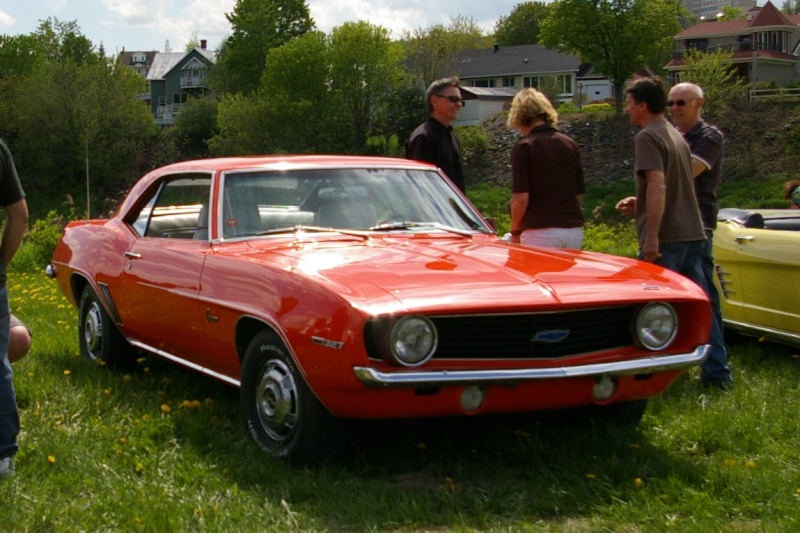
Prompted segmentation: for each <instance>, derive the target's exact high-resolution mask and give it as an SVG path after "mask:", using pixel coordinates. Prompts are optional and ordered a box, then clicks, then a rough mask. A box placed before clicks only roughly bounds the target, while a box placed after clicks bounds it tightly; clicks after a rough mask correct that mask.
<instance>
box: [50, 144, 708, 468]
mask: <svg viewBox="0 0 800 533" xmlns="http://www.w3.org/2000/svg"><path fill="white" fill-rule="evenodd" d="M48 273H49V274H50V275H51V276H52V277H54V278H55V280H56V281H57V282H58V284H59V286H60V289H61V290H62V291H63V293H64V294H65V295H66V297H67V298H68V299H69V300H70V301H71V302H72V303H73V304H75V305H76V306H77V308H78V310H79V313H78V315H79V324H78V328H79V339H80V350H81V353H82V355H83V356H84V357H85V358H87V359H89V360H93V361H103V362H105V363H107V364H108V365H109V366H114V365H124V364H129V363H130V361H131V360H132V358H134V357H136V355H137V351H139V350H141V351H144V352H147V353H151V354H155V355H156V356H160V357H163V358H166V359H169V360H171V361H174V362H175V363H178V364H181V365H184V366H186V367H188V368H190V369H192V370H195V371H199V372H202V373H204V374H207V375H209V376H211V377H213V378H216V379H219V380H222V381H224V382H227V383H229V384H231V385H233V386H236V387H238V388H239V391H240V397H241V411H242V416H243V419H244V423H245V425H246V427H247V429H248V431H249V433H250V434H251V435H252V437H253V438H254V439H255V441H256V442H257V443H258V444H259V445H260V446H261V447H262V448H263V449H264V450H265V451H266V452H268V453H270V454H272V455H275V456H278V457H285V458H288V459H290V460H297V461H309V460H315V459H320V458H323V457H324V456H326V455H328V454H330V453H333V452H334V451H335V450H336V448H337V446H341V443H342V438H343V435H345V432H344V431H343V428H344V427H345V426H346V421H347V420H348V419H350V420H352V419H388V418H412V417H439V416H453V415H477V414H491V413H508V412H528V411H536V410H545V409H557V408H588V410H589V411H591V412H592V413H594V414H596V415H599V416H602V417H606V418H610V419H615V420H621V421H625V422H628V423H637V422H638V421H639V420H640V419H641V417H642V414H643V413H644V410H645V406H646V403H647V399H648V398H649V397H651V396H654V395H657V394H659V393H661V392H662V391H664V390H665V389H666V388H667V387H669V386H670V384H671V383H672V382H673V381H674V380H675V379H676V378H677V377H678V376H679V375H680V373H681V372H682V371H684V370H685V369H687V368H689V367H692V366H694V365H698V364H699V363H701V362H702V361H703V360H704V358H705V356H706V351H707V346H706V342H707V340H708V335H709V327H710V318H709V314H710V312H709V305H708V301H707V299H706V297H705V296H704V294H703V292H702V291H701V290H700V289H699V288H698V287H697V286H696V285H694V284H693V283H692V282H690V281H688V280H686V279H685V278H683V277H681V276H679V275H677V274H674V273H672V272H670V271H668V270H664V269H662V268H660V267H657V266H655V265H652V264H648V263H643V262H639V261H636V260H632V259H626V258H622V257H615V256H609V255H603V254H597V253H590V252H580V251H574V250H558V249H536V248H526V247H523V246H520V245H516V244H509V243H506V242H504V241H502V240H501V239H499V238H498V237H497V236H496V235H495V231H494V229H493V227H492V225H491V224H490V221H488V220H486V219H485V218H484V217H483V216H481V214H480V213H479V212H478V211H477V210H476V209H475V207H474V206H473V205H472V204H471V203H470V202H469V201H468V200H467V198H466V197H465V196H463V195H462V194H461V193H460V192H459V191H458V189H457V188H455V187H454V186H453V185H452V183H451V182H450V181H449V180H448V179H447V177H446V176H445V175H444V174H442V173H441V172H440V171H439V170H438V169H436V168H435V167H433V166H430V165H428V164H424V163H418V162H413V161H408V160H403V159H388V158H369V157H341V156H305V157H300V156H298V157H247V158H245V157H242V158H226V159H209V160H199V161H190V162H184V163H178V164H174V165H169V166H166V167H163V168H160V169H157V170H155V171H153V172H151V173H149V174H147V175H146V176H144V177H143V178H142V179H141V180H140V181H139V182H138V183H137V184H136V185H135V186H134V187H133V188H132V190H131V191H130V193H129V194H128V196H127V198H126V199H125V200H124V201H123V203H122V204H121V205H120V206H119V208H118V209H117V211H116V212H115V214H114V215H113V216H111V217H110V218H108V219H105V220H91V221H76V222H72V223H70V224H69V225H67V226H66V228H65V229H64V231H63V236H62V238H61V240H60V242H59V244H58V246H57V248H56V250H55V253H54V255H53V259H52V262H51V264H50V265H49V266H48Z"/></svg>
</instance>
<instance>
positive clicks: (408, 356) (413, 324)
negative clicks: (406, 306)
mask: <svg viewBox="0 0 800 533" xmlns="http://www.w3.org/2000/svg"><path fill="white" fill-rule="evenodd" d="M437 342H438V339H437V335H436V327H434V325H433V322H431V321H430V320H428V319H427V318H425V317H424V316H407V317H403V318H401V319H400V320H398V321H397V323H396V324H395V325H394V327H393V328H392V334H391V335H390V336H389V348H390V349H391V351H392V356H393V357H394V359H395V360H396V361H397V362H398V363H400V364H401V365H404V366H419V365H421V364H423V363H425V362H426V361H427V360H428V359H430V358H431V356H432V355H433V352H435V351H436V344H437Z"/></svg>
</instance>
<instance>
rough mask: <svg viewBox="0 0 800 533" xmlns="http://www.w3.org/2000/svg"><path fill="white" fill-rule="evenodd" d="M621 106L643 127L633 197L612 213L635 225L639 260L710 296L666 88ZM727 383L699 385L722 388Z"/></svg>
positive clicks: (638, 91)
mask: <svg viewBox="0 0 800 533" xmlns="http://www.w3.org/2000/svg"><path fill="white" fill-rule="evenodd" d="M625 100H626V102H627V105H628V113H629V114H630V120H631V124H633V125H634V126H640V127H641V130H639V132H638V133H637V134H636V136H635V137H634V170H635V176H634V178H635V181H636V196H630V197H628V198H624V199H622V200H620V201H619V202H617V206H616V207H617V209H618V210H619V211H620V212H621V213H622V214H623V215H625V216H627V217H631V216H633V217H634V219H635V220H636V235H637V237H638V240H639V258H640V259H643V260H645V261H648V262H652V263H655V264H657V265H660V266H663V267H665V268H668V269H670V270H673V271H675V272H678V273H680V274H682V275H683V276H686V277H687V278H688V279H690V280H691V281H693V282H694V283H696V284H697V285H698V286H700V287H701V288H702V289H703V290H704V291H705V292H706V294H707V295H708V294H709V289H708V285H707V283H706V279H705V276H704V274H703V268H702V265H701V259H702V256H703V247H704V245H705V241H706V236H705V232H704V231H703V222H702V218H701V216H700V209H699V208H698V205H697V200H696V199H695V193H694V183H693V181H694V179H693V174H692V155H691V151H690V150H689V146H688V145H687V144H686V142H685V141H684V140H683V138H682V136H681V134H680V133H679V132H678V131H676V129H675V128H673V127H672V126H671V125H670V124H669V122H667V120H666V117H665V115H664V111H665V109H666V104H667V92H666V90H665V89H664V83H663V82H662V81H661V79H659V78H640V79H638V80H636V81H634V82H633V83H631V84H630V86H629V87H628V90H627V92H626V95H625ZM684 106H685V103H684ZM678 107H682V106H678ZM673 109H674V107H673ZM709 298H710V297H709ZM711 326H712V327H711V336H712V337H713V336H714V335H717V334H721V333H720V332H719V331H718V329H717V323H716V321H715V320H714V319H713V317H712V320H711ZM706 364H708V363H704V371H705V365H706ZM726 366H727V365H726ZM729 383H730V381H727V382H724V383H723V382H722V381H718V382H713V383H712V382H711V381H707V382H704V383H703V384H704V385H711V384H713V385H718V386H720V387H722V388H725V387H727V386H728V385H729Z"/></svg>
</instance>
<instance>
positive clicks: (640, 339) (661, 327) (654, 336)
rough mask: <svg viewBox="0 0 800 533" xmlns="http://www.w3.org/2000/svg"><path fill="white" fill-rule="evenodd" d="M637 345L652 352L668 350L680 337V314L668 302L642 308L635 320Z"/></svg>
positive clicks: (653, 303) (654, 303)
mask: <svg viewBox="0 0 800 533" xmlns="http://www.w3.org/2000/svg"><path fill="white" fill-rule="evenodd" d="M633 327H634V334H635V336H636V341H637V343H638V344H639V345H640V346H642V347H643V348H646V349H648V350H650V351H653V352H657V351H660V350H665V349H667V348H668V347H669V346H670V344H672V342H673V341H674V340H675V337H677V335H678V313H677V312H675V308H674V307H672V306H671V305H670V304H668V303H666V302H652V303H649V304H647V305H644V306H642V307H641V308H640V309H639V311H638V313H637V314H636V317H635V320H634V325H633Z"/></svg>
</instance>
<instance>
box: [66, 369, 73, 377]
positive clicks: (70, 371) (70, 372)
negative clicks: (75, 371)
mask: <svg viewBox="0 0 800 533" xmlns="http://www.w3.org/2000/svg"><path fill="white" fill-rule="evenodd" d="M70 374H72V370H69V369H67V370H64V375H65V376H69V375H70Z"/></svg>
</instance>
